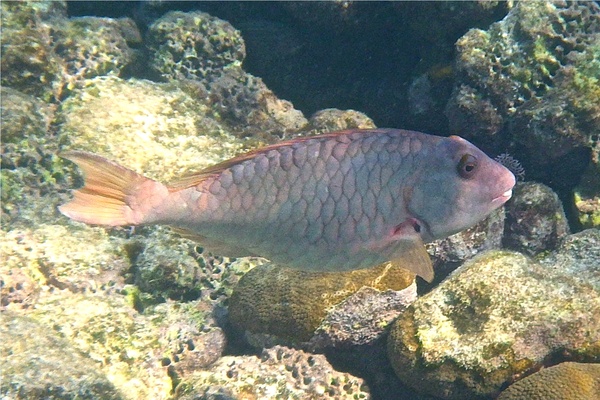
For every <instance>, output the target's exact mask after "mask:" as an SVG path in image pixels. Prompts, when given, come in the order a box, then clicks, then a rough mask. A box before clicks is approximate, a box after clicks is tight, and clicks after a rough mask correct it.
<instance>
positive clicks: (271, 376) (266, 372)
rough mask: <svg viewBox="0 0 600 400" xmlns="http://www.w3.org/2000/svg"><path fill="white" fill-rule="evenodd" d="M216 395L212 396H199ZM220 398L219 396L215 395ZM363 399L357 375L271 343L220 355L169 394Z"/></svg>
mask: <svg viewBox="0 0 600 400" xmlns="http://www.w3.org/2000/svg"><path fill="white" fill-rule="evenodd" d="M208 393H217V395H216V396H215V397H203V396H206V395H207V394H208ZM221 396H223V397H221ZM324 397H328V398H334V399H353V400H355V399H368V398H370V395H369V390H368V388H367V387H366V384H365V382H364V381H363V380H362V379H361V378H357V377H354V376H352V375H350V374H348V373H344V372H338V371H336V370H335V369H334V368H333V367H332V366H331V364H329V362H328V361H327V359H326V358H325V356H323V355H322V354H310V353H305V352H303V351H301V350H295V349H290V348H287V347H283V346H276V347H273V348H271V349H266V350H263V352H262V354H261V355H260V357H256V356H237V357H234V356H225V357H223V358H221V359H220V360H219V361H217V362H216V363H215V364H214V365H213V366H212V367H211V368H210V369H209V370H207V371H197V372H196V373H194V374H193V375H192V376H190V377H189V378H188V379H186V380H184V381H183V382H182V383H181V384H180V385H179V386H178V388H177V392H176V396H175V398H177V399H181V400H192V399H197V398H219V399H221V398H225V399H230V398H240V399H318V398H324Z"/></svg>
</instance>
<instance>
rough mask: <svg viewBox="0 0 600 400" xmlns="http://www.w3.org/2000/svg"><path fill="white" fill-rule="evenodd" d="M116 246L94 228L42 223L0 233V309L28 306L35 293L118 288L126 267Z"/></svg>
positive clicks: (119, 242) (117, 243) (114, 240)
mask: <svg viewBox="0 0 600 400" xmlns="http://www.w3.org/2000/svg"><path fill="white" fill-rule="evenodd" d="M122 243H123V242H122V239H120V238H118V237H110V236H109V235H108V234H107V233H106V231H105V230H104V229H102V228H97V227H96V228H90V227H85V228H80V227H71V228H67V227H65V226H62V225H43V224H42V225H39V226H36V227H34V228H14V229H11V230H8V231H6V232H4V231H2V235H1V237H0V252H1V253H2V254H3V256H4V258H3V263H2V265H1V266H0V271H1V272H2V277H3V280H4V281H5V285H7V286H6V287H4V286H3V287H2V293H3V294H4V293H5V292H6V291H7V292H8V293H7V297H4V296H2V301H3V305H4V306H8V305H9V304H12V303H13V302H14V303H16V304H15V305H16V306H19V303H21V304H20V305H21V306H28V305H33V304H35V302H34V300H35V299H36V298H37V294H38V293H39V291H40V290H50V289H69V290H70V291H73V292H83V291H91V292H94V291H102V290H106V289H109V288H111V287H113V286H115V287H122V286H123V284H124V282H123V278H122V276H121V275H122V274H123V273H124V271H126V270H127V269H128V268H129V259H128V258H127V254H126V253H125V251H124V249H123V246H122ZM17 271H18V272H17ZM9 277H12V278H9ZM5 278H6V279H5ZM14 279H16V281H15V280H14ZM11 281H12V284H11V283H10V282H11ZM5 302H6V304H4V303H5ZM23 302H24V304H23Z"/></svg>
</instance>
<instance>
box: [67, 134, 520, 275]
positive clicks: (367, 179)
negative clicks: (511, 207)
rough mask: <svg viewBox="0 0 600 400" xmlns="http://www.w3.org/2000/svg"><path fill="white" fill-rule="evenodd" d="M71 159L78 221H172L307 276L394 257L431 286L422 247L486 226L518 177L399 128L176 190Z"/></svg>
mask: <svg viewBox="0 0 600 400" xmlns="http://www.w3.org/2000/svg"><path fill="white" fill-rule="evenodd" d="M63 156H64V157H65V158H68V159H70V160H72V161H74V162H75V163H77V164H78V165H79V166H80V167H81V168H82V170H83V171H84V175H85V180H86V186H84V187H83V188H82V189H80V190H78V191H76V192H75V198H74V200H73V201H71V202H70V203H68V204H66V205H64V206H61V207H60V210H61V212H62V213H63V214H65V215H67V216H69V217H70V218H72V219H75V220H78V221H83V222H87V223H92V224H104V225H129V224H133V225H135V224H166V225H170V226H173V227H175V228H177V229H178V231H184V234H185V235H187V236H188V237H193V238H195V239H196V240H198V241H200V242H201V243H202V244H204V245H205V246H206V247H207V248H208V249H209V250H210V249H214V251H217V252H220V254H222V255H225V256H227V255H229V256H243V255H258V256H263V257H265V258H268V259H270V260H271V261H273V262H275V263H279V264H282V265H286V266H290V267H293V268H298V269H302V270H330V271H336V270H351V269H357V268H366V267H371V266H374V265H376V264H379V263H383V262H386V261H390V260H396V261H394V262H399V263H401V264H402V266H404V267H406V268H409V269H411V270H413V271H415V272H416V273H418V274H420V275H421V276H423V277H424V278H426V279H428V280H430V279H431V278H432V277H433V272H432V270H431V262H430V261H429V258H428V256H427V254H426V253H425V250H424V248H423V245H422V243H423V242H427V241H431V240H434V239H437V238H442V237H446V236H448V235H450V234H452V233H455V232H458V231H460V230H462V229H465V228H467V227H469V226H471V225H473V224H474V223H476V222H478V221H479V220H481V219H483V218H484V217H485V216H487V215H488V214H489V213H490V212H491V211H492V210H494V209H495V208H497V207H499V206H501V205H502V204H503V203H504V202H505V201H506V200H508V198H509V197H510V193H511V192H510V191H511V189H512V187H513V185H514V176H513V175H512V173H510V171H508V170H507V169H506V168H504V167H503V166H502V165H500V164H499V163H497V162H496V161H494V160H492V159H490V158H489V157H487V156H486V155H485V154H484V153H483V152H481V150H479V149H477V148H476V147H475V146H473V145H472V144H471V143H469V142H467V141H466V140H464V139H462V138H459V137H455V136H454V137H450V138H443V137H438V136H432V135H427V134H423V133H419V132H413V131H403V130H394V129H374V130H350V131H343V132H337V133H330V134H326V135H322V136H315V137H310V138H298V139H294V140H291V141H288V142H283V143H280V144H276V145H272V146H268V147H266V148H264V149H259V150H256V151H253V152H250V153H248V154H245V155H241V156H239V157H236V158H234V159H232V160H228V161H225V162H223V163H221V164H218V165H216V166H213V167H209V168H207V169H205V170H204V171H201V172H200V173H198V174H196V175H192V176H186V177H184V178H182V179H181V180H180V181H178V182H175V183H173V184H172V185H171V186H165V185H163V184H161V183H159V182H155V181H151V180H149V179H147V178H145V177H143V176H141V175H139V174H137V173H135V172H133V171H130V170H128V169H126V168H124V167H121V166H119V165H118V164H115V163H112V162H110V161H108V160H106V159H103V158H102V157H99V156H96V155H92V154H89V153H83V152H76V151H75V152H68V153H65V154H64V155H63ZM88 183H89V185H88Z"/></svg>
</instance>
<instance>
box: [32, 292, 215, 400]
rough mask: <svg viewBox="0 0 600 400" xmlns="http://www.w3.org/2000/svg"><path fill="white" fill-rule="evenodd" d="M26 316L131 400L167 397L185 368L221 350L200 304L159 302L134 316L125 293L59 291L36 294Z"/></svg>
mask: <svg viewBox="0 0 600 400" xmlns="http://www.w3.org/2000/svg"><path fill="white" fill-rule="evenodd" d="M124 293H127V291H125V292H124ZM28 315H29V316H30V317H31V318H32V319H34V320H35V321H37V322H38V323H39V324H40V325H42V326H43V327H45V329H49V328H52V329H51V330H52V331H53V332H56V334H58V335H60V336H61V337H62V338H64V339H65V340H67V341H68V342H69V343H71V345H72V346H73V347H74V348H75V349H76V350H77V351H79V352H81V353H82V354H85V356H86V357H87V359H88V360H90V361H94V362H95V363H96V365H95V367H96V369H97V371H99V372H101V373H102V374H104V375H106V376H107V378H108V380H109V381H110V382H111V383H112V384H113V385H114V386H115V387H116V388H117V389H118V390H119V391H120V392H121V393H123V394H124V397H126V398H132V399H134V398H154V399H164V398H168V397H169V395H170V392H171V389H172V388H173V387H174V386H175V385H176V383H177V381H178V379H180V378H181V377H182V376H185V374H187V373H188V371H189V369H190V368H189V366H188V365H189V364H192V365H196V367H198V368H202V367H204V366H207V365H209V364H211V363H212V362H214V361H215V360H216V359H218V358H219V357H220V356H221V354H222V352H223V350H224V346H225V341H224V336H223V333H222V332H221V331H220V329H219V328H216V327H215V323H214V321H213V320H212V317H211V312H210V310H206V309H204V310H203V309H202V304H201V302H188V303H181V304H177V303H165V304H159V305H156V306H153V307H148V308H146V309H145V310H144V314H138V313H137V312H135V310H134V309H133V307H132V305H131V304H130V298H129V296H126V295H122V294H119V293H115V292H106V291H103V292H99V293H97V294H74V293H69V292H68V291H62V292H57V293H49V294H46V295H44V296H41V297H40V300H39V301H38V303H37V305H36V309H35V310H33V311H32V312H31V313H29V314H28ZM53 368H54V367H53Z"/></svg>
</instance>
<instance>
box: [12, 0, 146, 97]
mask: <svg viewBox="0 0 600 400" xmlns="http://www.w3.org/2000/svg"><path fill="white" fill-rule="evenodd" d="M140 46H141V35H140V33H139V31H138V30H137V27H136V25H135V23H134V22H133V21H132V20H131V19H128V18H122V19H109V18H94V17H82V18H72V19H68V18H66V3H65V2H63V1H46V2H42V1H40V2H37V1H23V2H8V3H6V4H5V5H4V6H3V7H2V53H3V54H2V62H1V65H2V79H1V82H2V85H4V86H9V87H12V88H15V89H17V90H20V91H22V92H23V93H26V94H30V95H33V96H36V97H39V98H40V99H42V100H44V101H51V102H58V101H60V100H62V98H63V97H64V96H65V95H67V94H68V91H70V90H72V89H73V88H75V87H77V86H80V85H83V79H85V78H93V77H95V76H101V75H121V74H122V73H123V72H124V70H126V69H127V68H128V67H129V68H132V69H134V67H133V64H135V63H136V62H137V61H139V60H140V58H141V54H140V53H139V50H137V49H138V48H139V47H140Z"/></svg>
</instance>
